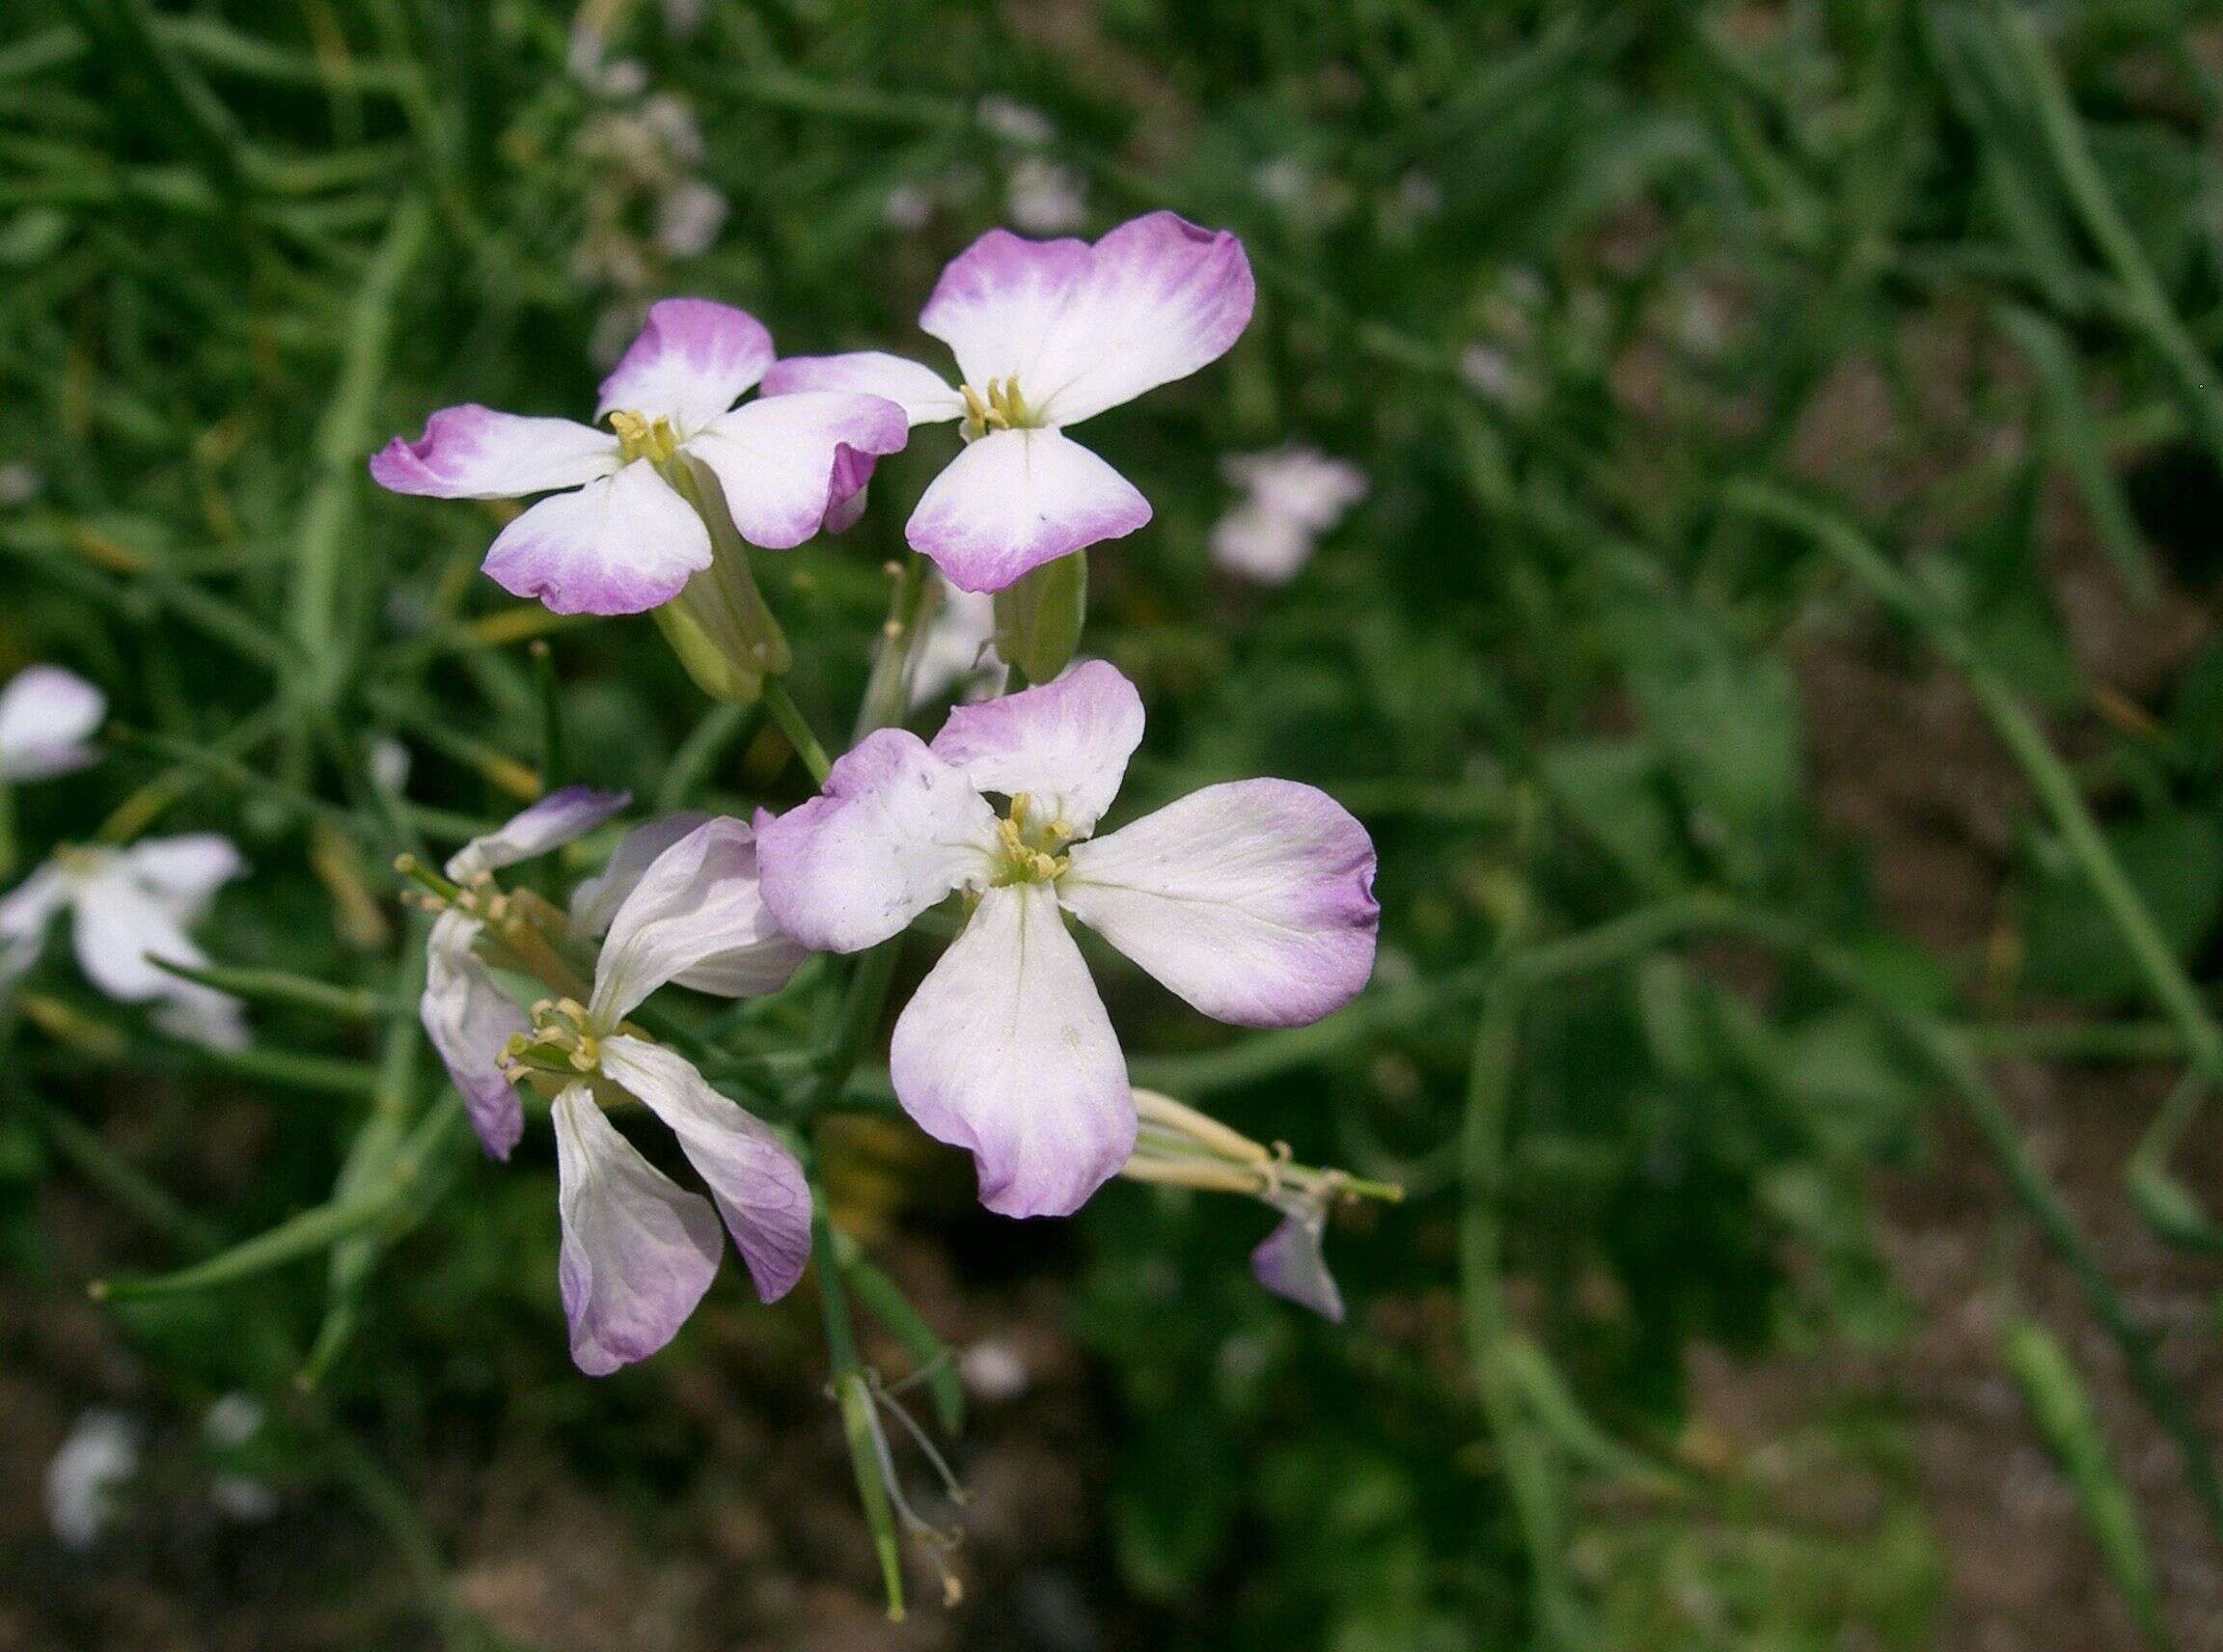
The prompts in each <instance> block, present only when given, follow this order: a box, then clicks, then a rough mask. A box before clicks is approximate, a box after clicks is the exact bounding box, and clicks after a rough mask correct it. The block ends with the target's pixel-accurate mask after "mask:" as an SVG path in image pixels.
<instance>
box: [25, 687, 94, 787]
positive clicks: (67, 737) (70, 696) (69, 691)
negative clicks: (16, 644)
mask: <svg viewBox="0 0 2223 1652" xmlns="http://www.w3.org/2000/svg"><path fill="white" fill-rule="evenodd" d="M107 709H108V702H107V700H106V699H105V698H104V697H103V696H102V695H101V693H100V691H99V690H98V689H96V688H95V687H94V686H93V685H92V684H91V683H89V682H87V681H86V680H85V679H84V678H83V677H81V676H79V675H77V674H76V673H75V672H67V671H64V670H63V669H62V668H61V667H60V666H26V667H24V668H23V670H21V671H19V672H17V673H16V674H15V675H14V676H13V677H11V678H10V679H9V681H8V686H7V687H6V688H0V785H7V784H9V783H11V782H14V781H25V780H48V779H51V778H52V777H53V776H55V775H62V774H69V772H70V771H71V770H73V769H81V768H85V767H88V766H90V765H91V764H93V763H96V762H98V761H99V760H100V754H99V753H98V752H97V751H96V750H94V749H93V747H91V746H89V745H87V744H86V740H87V738H88V737H89V736H90V735H91V734H92V733H93V731H94V730H96V729H97V728H99V727H100V719H101V718H102V717H103V716H104V715H105V714H106V713H107Z"/></svg>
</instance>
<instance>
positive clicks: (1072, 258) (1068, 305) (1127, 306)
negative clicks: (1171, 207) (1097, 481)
mask: <svg viewBox="0 0 2223 1652" xmlns="http://www.w3.org/2000/svg"><path fill="white" fill-rule="evenodd" d="M1256 300H1257V291H1256V288H1255V287H1254V285H1253V283H1252V281H1251V276H1250V261H1249V259H1248V258H1247V257H1245V256H1244V252H1243V243H1242V242H1241V241H1240V240H1238V239H1237V238H1236V237H1235V236H1234V235H1232V234H1228V233H1226V232H1225V231H1212V230H1205V229H1200V228H1198V227H1197V226H1196V225H1194V224H1192V223H1190V222H1188V221H1187V220H1186V219H1184V218H1181V217H1179V216H1178V215H1176V214H1174V213H1171V212H1152V213H1149V214H1148V215H1146V216H1144V217H1140V218H1137V219H1135V220H1133V221H1132V222H1129V223H1126V224H1122V225H1120V226H1119V228H1117V229H1116V230H1113V231H1112V232H1111V234H1108V235H1106V236H1104V238H1103V239H1102V240H1099V241H1098V242H1096V244H1095V245H1094V246H1092V247H1090V246H1084V244H1083V243H1081V242H1079V241H1071V240H1060V241H1027V240H1022V239H1021V238H1020V237H1019V236H1017V235H1013V234H1008V233H1006V232H1004V231H1002V230H992V231H990V232H989V233H988V234H985V235H983V236H981V237H980V239H978V240H977V241H975V242H974V243H973V245H972V246H971V247H969V248H968V249H967V250H966V251H964V252H963V253H960V254H959V255H958V256H957V257H956V259H954V260H953V261H952V262H950V264H949V267H948V268H947V269H946V270H945V271H943V274H942V280H941V282H940V284H939V285H937V286H936V288H935V289H934V295H933V297H932V298H931V299H929V300H928V301H927V305H926V309H925V311H924V312H923V313H922V314H921V315H920V317H919V325H920V326H921V327H923V328H924V329H925V330H926V331H927V332H929V333H931V334H933V335H934V337H936V338H938V339H941V340H944V341H945V342H947V344H948V345H949V347H950V348H951V349H953V350H954V351H956V354H957V362H958V365H959V366H960V367H961V368H963V369H964V372H965V379H966V382H967V383H969V384H972V385H974V386H975V387H976V388H982V389H985V386H986V384H987V381H988V380H989V379H990V378H998V377H1006V376H1010V375H1013V374H1016V375H1017V377H1018V380H1019V389H1020V394H1021V396H1022V397H1023V398H1024V399H1025V400H1026V402H1027V405H1028V406H1029V407H1030V408H1032V409H1033V410H1034V411H1036V412H1037V413H1038V414H1040V415H1041V416H1042V417H1043V418H1044V419H1045V420H1047V421H1048V422H1049V423H1050V424H1052V425H1078V424H1079V423H1080V422H1081V421H1082V420H1084V419H1086V418H1089V417H1091V416H1093V415H1095V414H1097V413H1101V412H1102V411H1104V409H1105V408H1107V407H1116V406H1118V405H1119V404H1120V403H1121V402H1123V401H1130V400H1133V399H1135V398H1136V397H1138V396H1139V395H1141V394H1142V393H1143V392H1144V391H1146V390H1149V389H1151V388H1153V387H1155V386H1157V385H1161V384H1166V383H1169V382H1170V381H1172V380H1173V379H1176V378H1185V377H1187V376H1188V375H1189V374H1190V373H1193V372H1195V371H1196V370H1197V369H1198V368H1200V367H1202V366H1204V365H1205V364H1206V363H1207V362H1211V361H1215V360H1217V359H1218V358H1219V357H1221V356H1222V355H1224V354H1225V353H1226V352H1227V350H1228V348H1229V346H1230V345H1232V344H1234V343H1235V341H1236V339H1237V338H1238V337H1240V336H1241V334H1242V332H1243V328H1244V327H1245V325H1246V324H1247V323H1248V322H1249V319H1250V312H1251V309H1252V307H1253V305H1254V304H1255V303H1256Z"/></svg>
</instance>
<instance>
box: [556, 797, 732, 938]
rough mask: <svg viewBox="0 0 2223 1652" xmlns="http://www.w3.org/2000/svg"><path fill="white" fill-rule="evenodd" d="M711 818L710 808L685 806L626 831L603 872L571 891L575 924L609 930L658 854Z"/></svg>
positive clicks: (589, 930) (596, 932)
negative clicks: (619, 908)
mask: <svg viewBox="0 0 2223 1652" xmlns="http://www.w3.org/2000/svg"><path fill="white" fill-rule="evenodd" d="M709 818H710V812H709V811H708V810H705V809H682V810H679V811H678V812H675V813H672V814H666V815H662V816H660V817H659V818H657V819H654V820H649V821H645V822H644V823H643V824H641V825H639V826H636V827H634V828H633V830H632V831H630V832H628V833H626V834H625V836H624V837H623V838H621V839H619V840H618V841H617V847H616V848H615V849H613V850H611V851H610V859H609V860H608V861H607V862H605V863H604V864H603V867H602V871H601V875H600V876H598V877H590V878H589V879H587V880H586V881H585V882H584V883H582V884H581V885H580V886H579V887H578V888H577V889H575V890H573V891H572V892H571V927H572V928H574V929H576V930H577V931H578V932H579V933H580V934H582V935H589V936H600V935H606V934H608V933H609V930H610V920H611V919H613V918H615V917H617V908H618V907H619V906H620V905H622V904H623V902H624V899H625V897H626V896H627V895H631V894H632V893H633V887H634V885H636V884H638V883H639V882H640V881H641V874H642V873H643V872H645V871H646V870H647V869H648V867H649V866H650V865H651V864H652V863H653V862H654V861H655V859H656V857H657V856H658V855H661V854H662V853H663V852H664V851H665V850H666V849H669V848H670V847H671V846H672V844H674V843H676V842H677V841H679V840H680V839H682V838H684V837H686V836H687V834H688V833H690V832H692V831H694V830H695V828H696V827H698V826H700V825H701V824H702V822H703V821H705V820H707V819H709Z"/></svg>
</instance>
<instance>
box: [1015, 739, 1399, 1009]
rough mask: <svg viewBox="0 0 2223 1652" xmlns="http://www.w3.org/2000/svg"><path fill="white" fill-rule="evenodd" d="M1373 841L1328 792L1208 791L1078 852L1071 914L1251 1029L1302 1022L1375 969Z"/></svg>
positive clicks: (1262, 783) (1066, 892)
mask: <svg viewBox="0 0 2223 1652" xmlns="http://www.w3.org/2000/svg"><path fill="white" fill-rule="evenodd" d="M1373 885H1374V845H1373V843H1372V841H1371V840H1369V839H1368V838H1367V836H1366V829H1365V828H1364V827H1363V826H1361V825H1359V822H1358V821H1357V820H1355V819H1353V818H1352V817H1351V814H1350V812H1348V811H1346V810H1345V809H1344V808H1343V807H1342V805H1340V804H1338V803H1337V802H1336V801H1335V800H1334V799H1333V798H1331V797H1330V796H1329V795H1328V794H1327V793H1326V792H1324V791H1320V790H1318V789H1317V788H1315V787H1313V786H1309V785H1296V784H1294V783H1292V782H1289V781H1280V780H1251V781H1239V782H1236V783H1234V784H1232V785H1208V786H1206V787H1205V788H1204V789H1203V790H1201V791H1196V792H1192V793H1191V794H1190V795H1189V796H1187V797H1184V798H1182V799H1181V800H1180V801H1179V802H1178V803H1171V804H1167V805H1166V807H1165V808H1164V809H1161V810H1159V811H1158V812H1156V813H1154V814H1146V815H1144V816H1143V817H1142V818H1141V819H1139V820H1138V821H1136V822H1135V823H1134V824H1133V825H1131V826H1123V827H1121V828H1120V829H1119V830H1118V831H1116V832H1113V833H1111V835H1110V836H1108V837H1103V838H1096V839H1093V840H1090V841H1088V842H1085V843H1076V844H1075V845H1074V846H1073V869H1072V870H1071V871H1069V872H1068V873H1066V874H1065V876H1064V877H1062V878H1060V879H1059V880H1058V889H1057V895H1058V898H1059V899H1060V900H1061V901H1063V902H1064V904H1065V908H1066V910H1067V911H1069V912H1071V913H1072V914H1073V915H1074V916H1075V917H1077V918H1079V919H1080V920H1081V922H1084V923H1085V924H1087V925H1088V926H1089V927H1090V928H1092V929H1094V930H1095V931H1096V932H1097V933H1098V934H1100V935H1102V936H1103V937H1104V939H1106V940H1107V941H1109V942H1111V945H1112V946H1114V947H1116V948H1118V949H1119V950H1121V951H1122V952H1124V953H1126V954H1127V955H1128V956H1129V957H1130V958H1133V959H1134V960H1135V961H1136V962H1137V963H1138V964H1140V965H1141V966H1142V967H1143V968H1144V969H1145V970H1148V971H1149V972H1150V973H1151V974H1152V975H1153V976H1155V977H1158V979H1159V980H1161V981H1162V982H1164V983H1165V984H1166V986H1168V987H1170V988H1171V989H1172V990H1173V991H1174V992H1176V993H1178V994H1180V996H1181V997H1182V998H1184V999H1186V1000H1188V1001H1189V1003H1191V1004H1192V1005H1195V1006H1196V1007H1197V1008H1198V1009H1200V1010H1202V1011H1203V1012H1204V1013H1205V1014H1207V1015H1210V1016H1213V1017H1215V1018H1216V1019H1218V1020H1221V1021H1231V1022H1233V1023H1235V1024H1236V1025H1237V1026H1239V1027H1296V1026H1302V1025H1303V1024H1304V1023H1305V1022H1308V1021H1317V1020H1319V1019H1320V1017H1321V1016H1323V1015H1326V1014H1328V1013H1329V1012H1330V1011H1331V1010H1333V1009H1338V1008H1340V1007H1341V1006H1342V1005H1345V1004H1347V1003H1349V1002H1350V1001H1351V999H1353V998H1354V997H1356V996H1357V995H1358V992H1359V988H1361V987H1363V986H1364V985H1365V984H1366V977H1367V976H1368V975H1369V974H1370V973H1371V972H1372V970H1373V967H1374V939H1375V930H1376V928H1377V927H1378V925H1379V923H1380V920H1381V908H1380V907H1379V906H1377V905H1376V904H1375V901H1374V895H1373Z"/></svg>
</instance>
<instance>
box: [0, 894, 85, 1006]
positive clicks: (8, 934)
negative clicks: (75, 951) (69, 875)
mask: <svg viewBox="0 0 2223 1652" xmlns="http://www.w3.org/2000/svg"><path fill="white" fill-rule="evenodd" d="M67 904H69V885H68V884H66V883H65V882H64V881H63V879H62V874H61V873H60V872H58V871H56V870H55V869H54V868H53V867H50V866H44V867H39V868H38V869H37V870H35V871H34V872H32V874H31V875H30V876H29V877H27V878H25V879H24V880H23V881H22V882H21V883H19V884H17V885H16V886H15V887H14V889H12V890H10V891H9V892H8V893H7V894H6V895H0V984H5V983H6V982H8V981H12V980H14V979H15V978H16V977H18V976H20V975H22V974H24V973H25V972H26V971H27V970H29V969H30V968H31V966H32V965H33V964H35V963H37V962H38V961H39V954H40V953H41V951H42V950H44V949H45V943H46V925H47V924H49V923H51V922H53V921H54V915H55V914H56V913H57V912H59V911H61V910H62V908H63V907H64V906H66V905H67Z"/></svg>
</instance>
